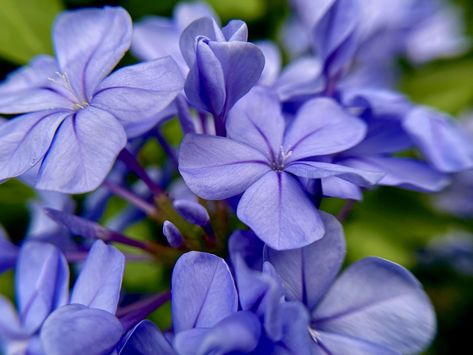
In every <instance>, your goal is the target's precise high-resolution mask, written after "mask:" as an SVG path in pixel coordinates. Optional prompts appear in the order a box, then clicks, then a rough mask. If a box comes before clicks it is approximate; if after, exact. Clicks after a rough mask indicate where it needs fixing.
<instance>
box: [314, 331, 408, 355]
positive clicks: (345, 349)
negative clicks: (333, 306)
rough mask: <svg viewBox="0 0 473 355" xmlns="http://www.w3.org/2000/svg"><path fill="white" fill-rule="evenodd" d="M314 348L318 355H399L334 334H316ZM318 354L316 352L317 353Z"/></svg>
mask: <svg viewBox="0 0 473 355" xmlns="http://www.w3.org/2000/svg"><path fill="white" fill-rule="evenodd" d="M317 333H318V334H317V336H318V341H317V343H316V348H317V349H318V351H320V354H326V353H327V351H330V354H350V355H352V354H353V355H399V352H397V351H395V350H391V349H388V348H386V347H384V346H381V345H378V344H374V343H370V342H368V341H365V340H362V339H357V338H352V337H346V336H342V335H338V334H334V333H328V332H323V331H320V332H317ZM317 354H318V352H317Z"/></svg>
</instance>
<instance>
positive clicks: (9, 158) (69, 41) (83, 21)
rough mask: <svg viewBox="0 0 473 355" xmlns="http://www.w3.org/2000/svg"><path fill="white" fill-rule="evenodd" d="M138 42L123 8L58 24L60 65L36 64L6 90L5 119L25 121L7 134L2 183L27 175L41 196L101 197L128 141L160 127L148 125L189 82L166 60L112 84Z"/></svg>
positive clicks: (0, 159) (80, 14) (1, 132)
mask: <svg viewBox="0 0 473 355" xmlns="http://www.w3.org/2000/svg"><path fill="white" fill-rule="evenodd" d="M131 36H132V24H131V19H130V17H129V15H128V13H127V12H126V11H125V10H123V9H122V8H104V9H84V10H78V11H72V12H65V13H63V14H61V15H60V16H59V18H58V19H57V20H56V23H55V26H54V30H53V41H54V46H55V51H56V59H55V58H52V57H49V56H39V57H36V58H34V59H33V60H32V62H31V63H30V65H29V66H28V67H25V68H22V69H20V70H19V71H17V72H15V73H14V74H12V75H11V76H10V77H9V78H8V79H7V81H6V82H5V83H4V84H3V85H1V86H0V94H1V97H0V112H2V113H8V114H22V113H24V114H23V115H21V116H18V117H16V118H14V119H12V120H9V121H7V122H6V123H4V124H2V125H1V126H0V138H1V142H2V143H1V150H0V154H1V155H0V170H1V171H2V173H1V175H0V180H4V179H8V178H11V177H16V176H21V175H25V174H26V175H28V177H27V179H28V180H29V181H30V183H31V184H32V185H33V186H35V187H36V188H38V189H42V190H55V191H60V192H67V193H80V192H87V191H91V190H94V189H95V188H97V187H98V186H99V185H100V183H101V182H102V181H103V180H104V178H105V176H106V175H107V174H108V172H109V171H110V169H111V167H112V165H113V163H114V161H115V158H116V157H117V155H118V153H119V152H120V150H121V149H122V148H124V147H125V145H126V143H127V138H130V137H134V136H137V135H140V134H142V133H144V132H145V131H146V130H148V129H150V128H151V127H153V125H155V124H156V123H157V122H150V121H149V120H146V118H149V117H154V116H155V115H156V114H157V113H158V112H160V111H161V110H162V109H164V108H165V107H166V106H167V105H168V104H169V103H170V102H171V101H172V100H173V99H174V98H175V97H176V95H177V94H178V93H179V92H180V91H181V89H182V85H183V79H182V75H181V73H180V71H179V68H178V66H177V65H176V63H175V62H174V61H173V60H172V59H171V58H169V57H165V58H160V59H156V60H155V61H151V62H147V63H142V64H137V65H134V66H129V67H126V68H122V69H120V70H118V71H117V72H115V73H113V74H112V75H110V76H108V74H109V73H110V71H111V70H112V69H113V67H114V66H115V65H116V64H117V63H118V61H119V60H120V59H121V58H122V56H123V55H124V53H125V52H126V50H127V49H128V48H129V46H130V43H131ZM103 137H107V140H106V141H105V142H104V140H103ZM104 143H105V144H104Z"/></svg>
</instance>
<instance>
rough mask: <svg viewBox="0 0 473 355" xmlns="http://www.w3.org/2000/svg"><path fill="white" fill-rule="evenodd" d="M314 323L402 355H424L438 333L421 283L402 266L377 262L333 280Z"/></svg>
mask: <svg viewBox="0 0 473 355" xmlns="http://www.w3.org/2000/svg"><path fill="white" fill-rule="evenodd" d="M380 284H382V287H380V286H379V285H380ZM313 320H314V323H315V328H316V329H317V330H321V331H324V332H330V333H335V334H338V335H342V336H347V337H351V338H357V339H359V340H360V341H368V342H371V343H375V344H379V345H380V346H383V347H387V348H389V349H393V350H395V351H396V352H399V353H403V354H404V353H417V352H420V351H421V350H422V349H423V348H424V347H425V346H426V345H427V344H428V343H429V342H430V341H431V339H432V337H433V335H434V333H435V315H434V311H433V308H432V305H431V304H430V302H429V299H428V298H427V295H426V294H425V292H424V290H423V289H422V286H421V285H420V284H419V282H418V281H417V280H416V279H415V278H414V276H413V275H412V274H411V273H410V272H409V271H407V270H406V269H404V268H403V267H401V266H400V265H397V264H394V263H391V262H389V261H386V260H384V259H380V258H374V257H372V258H365V259H362V260H360V261H358V262H357V263H355V264H353V265H352V266H350V267H349V268H348V269H347V270H346V271H345V272H344V273H343V274H342V275H341V276H340V277H339V278H338V279H337V280H336V281H335V283H334V284H333V286H332V287H331V288H330V290H329V291H328V292H327V294H326V296H325V298H324V299H323V300H322V302H321V303H320V304H319V306H318V307H317V308H316V310H315V312H314V313H313Z"/></svg>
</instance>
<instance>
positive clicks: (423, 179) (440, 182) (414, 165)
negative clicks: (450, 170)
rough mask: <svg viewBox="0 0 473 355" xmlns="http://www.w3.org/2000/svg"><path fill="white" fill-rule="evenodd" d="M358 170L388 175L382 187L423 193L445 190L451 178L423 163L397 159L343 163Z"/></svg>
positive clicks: (364, 158)
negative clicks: (400, 188) (397, 187)
mask: <svg viewBox="0 0 473 355" xmlns="http://www.w3.org/2000/svg"><path fill="white" fill-rule="evenodd" d="M341 163H342V164H346V165H349V166H352V167H355V168H357V169H364V170H379V171H383V172H385V173H386V175H385V176H384V177H383V178H382V179H381V180H380V181H379V182H378V183H379V184H380V185H388V186H399V187H403V188H406V189H411V190H415V191H422V192H435V191H440V190H442V189H443V188H445V187H446V186H447V185H448V184H449V182H450V178H449V176H448V175H447V174H444V173H440V172H438V171H437V170H435V169H433V168H432V167H430V166H429V165H428V164H426V163H425V162H423V161H420V160H416V159H409V158H395V157H383V156H379V157H376V156H375V157H362V158H358V159H357V158H353V159H347V160H344V161H342V162H341Z"/></svg>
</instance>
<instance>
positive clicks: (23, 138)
mask: <svg viewBox="0 0 473 355" xmlns="http://www.w3.org/2000/svg"><path fill="white" fill-rule="evenodd" d="M66 116H67V114H66V113H62V112H56V111H41V112H36V113H30V114H26V115H23V116H20V117H17V118H14V119H11V120H8V121H5V122H4V123H2V124H1V125H0V181H1V180H4V179H8V178H11V177H16V176H18V175H21V174H23V173H24V172H26V171H27V170H29V169H31V168H32V167H33V166H35V165H36V164H37V163H38V162H39V161H40V160H41V159H42V158H43V156H44V155H45V154H46V152H47V151H48V149H49V146H50V145H51V143H52V142H53V137H54V135H55V134H56V131H57V129H58V127H59V125H60V124H61V122H62V121H63V120H64V118H65V117H66Z"/></svg>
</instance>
